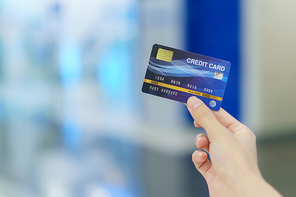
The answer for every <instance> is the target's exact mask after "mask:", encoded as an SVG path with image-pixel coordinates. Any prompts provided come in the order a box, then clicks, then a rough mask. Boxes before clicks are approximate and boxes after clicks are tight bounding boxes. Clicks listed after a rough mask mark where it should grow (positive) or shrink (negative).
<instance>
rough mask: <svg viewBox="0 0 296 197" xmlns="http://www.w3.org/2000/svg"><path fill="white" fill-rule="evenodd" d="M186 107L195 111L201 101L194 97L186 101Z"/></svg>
mask: <svg viewBox="0 0 296 197" xmlns="http://www.w3.org/2000/svg"><path fill="white" fill-rule="evenodd" d="M187 105H188V107H189V108H190V109H195V108H196V107H198V106H199V105H201V101H200V100H199V99H198V98H196V97H195V96H192V97H190V98H189V99H188V102H187Z"/></svg>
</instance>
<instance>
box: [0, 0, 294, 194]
mask: <svg viewBox="0 0 296 197" xmlns="http://www.w3.org/2000/svg"><path fill="white" fill-rule="evenodd" d="M295 7H296V1H294V0H282V1H277V0H261V1H256V0H240V1H239V0H219V1H201V0H108V1H105V0H88V1H81V0H0V196H5V197H6V196H8V197H37V196H38V197H43V196H44V197H68V196H72V197H80V196H83V197H159V196H171V197H179V196H201V197H203V196H205V197H206V196H208V191H207V186H206V184H205V181H204V180H203V178H202V177H201V175H200V174H199V173H198V172H197V171H196V170H195V168H194V166H193V164H192V162H191V154H192V152H193V151H194V150H195V145H194V138H195V136H196V135H197V134H198V133H201V132H204V131H203V130H202V129H196V128H194V127H193V123H192V119H191V118H190V116H189V114H188V113H187V111H186V107H185V106H184V105H183V104H180V103H178V102H174V101H170V100H166V99H162V98H159V97H153V96H150V95H146V94H143V93H142V92H141V86H142V82H143V78H144V75H145V70H146V68H147V62H148V59H149V56H150V51H151V48H152V45H153V44H155V43H159V44H163V45H168V46H171V47H175V48H180V49H184V50H189V51H192V52H196V53H199V54H203V55H208V56H213V57H216V58H220V59H225V60H228V61H231V62H232V69H231V73H230V78H229V82H228V84H227V89H226V92H225V97H224V101H223V104H222V107H223V108H225V109H226V110H227V111H229V112H230V113H231V114H232V115H233V116H235V117H236V118H238V119H239V120H240V121H242V122H243V123H245V124H246V125H248V126H249V127H250V128H251V129H252V130H253V131H254V132H255V133H256V135H257V138H258V156H259V166H260V168H261V170H262V174H263V176H264V177H265V178H266V179H267V181H269V182H270V183H271V184H272V185H273V186H274V187H275V188H276V189H278V190H279V191H280V192H281V193H282V194H284V195H285V196H296V189H295V185H296V178H295V177H296V170H295V169H294V168H295V165H296V156H295V151H296V102H295V97H296V86H295V84H296V78H295V76H294V73H296V66H295V62H296V55H295V54H296V34H295V32H296V20H295V18H296V12H295V11H294V8H295Z"/></svg>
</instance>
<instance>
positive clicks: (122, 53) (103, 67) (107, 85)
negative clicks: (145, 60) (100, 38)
mask: <svg viewBox="0 0 296 197" xmlns="http://www.w3.org/2000/svg"><path fill="white" fill-rule="evenodd" d="M131 50H132V49H131V47H130V44H129V43H127V42H123V41H117V42H115V43H114V44H113V45H111V46H110V48H109V49H107V50H106V52H105V53H104V55H103V56H101V57H100V60H99V66H98V80H99V84H100V85H101V87H102V88H103V89H104V91H105V93H106V94H107V95H108V97H109V98H110V99H114V100H115V101H117V102H118V99H120V101H121V102H122V101H127V100H128V98H129V96H130V95H129V94H130V89H131V64H132V63H131V55H130V53H131Z"/></svg>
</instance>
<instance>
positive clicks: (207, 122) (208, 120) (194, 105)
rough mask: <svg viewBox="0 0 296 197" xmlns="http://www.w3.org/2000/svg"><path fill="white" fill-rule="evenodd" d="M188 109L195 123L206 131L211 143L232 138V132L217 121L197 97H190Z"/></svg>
mask: <svg viewBox="0 0 296 197" xmlns="http://www.w3.org/2000/svg"><path fill="white" fill-rule="evenodd" d="M187 108H188V111H189V112H190V114H191V116H192V117H193V119H194V120H195V122H197V123H198V124H199V125H200V126H202V127H203V128H204V129H205V130H206V132H207V134H208V137H209V140H210V141H213V140H220V139H225V138H227V137H229V136H230V131H228V129H226V128H225V127H224V126H223V125H222V124H221V123H220V122H219V121H218V120H217V118H216V116H215V115H214V113H213V112H212V111H211V110H210V109H209V108H208V107H207V106H206V105H205V104H204V103H203V102H202V101H201V100H200V99H198V98H196V97H195V96H192V97H190V98H189V99H188V101H187Z"/></svg>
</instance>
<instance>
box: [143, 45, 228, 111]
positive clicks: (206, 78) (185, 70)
mask: <svg viewBox="0 0 296 197" xmlns="http://www.w3.org/2000/svg"><path fill="white" fill-rule="evenodd" d="M230 67H231V63H230V62H229V61H225V60H221V59H217V58H213V57H208V56H204V55H199V54H196V53H191V52H187V51H183V50H179V49H174V48H171V47H167V46H162V45H159V44H155V45H153V48H152V52H151V56H150V60H149V63H148V68H147V71H146V75H145V79H144V83H143V87H142V91H143V92H144V93H148V94H152V95H156V96H160V97H163V98H167V99H172V100H175V101H180V102H182V103H186V102H187V100H188V98H189V97H191V96H196V97H197V98H199V99H201V100H202V101H203V102H204V103H205V104H206V105H207V106H208V107H209V108H210V109H211V110H214V111H218V110H219V109H220V107H221V104H222V100H223V96H224V92H225V88H226V84H227V79H228V76H229V72H230Z"/></svg>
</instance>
